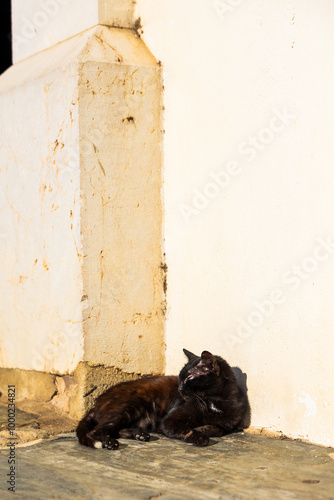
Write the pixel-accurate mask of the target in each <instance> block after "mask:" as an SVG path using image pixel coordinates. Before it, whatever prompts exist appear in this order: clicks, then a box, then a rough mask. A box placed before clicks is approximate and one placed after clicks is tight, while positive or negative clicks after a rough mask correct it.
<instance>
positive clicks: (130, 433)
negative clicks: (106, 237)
mask: <svg viewBox="0 0 334 500" xmlns="http://www.w3.org/2000/svg"><path fill="white" fill-rule="evenodd" d="M119 437H120V438H124V439H137V441H149V440H150V437H151V436H150V435H149V433H148V432H146V431H143V429H140V428H128V429H121V430H120V431H119Z"/></svg>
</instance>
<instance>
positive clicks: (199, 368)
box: [179, 349, 221, 399]
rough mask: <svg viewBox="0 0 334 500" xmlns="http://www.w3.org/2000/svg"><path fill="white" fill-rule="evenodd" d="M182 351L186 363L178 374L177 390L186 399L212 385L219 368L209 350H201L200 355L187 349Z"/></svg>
mask: <svg viewBox="0 0 334 500" xmlns="http://www.w3.org/2000/svg"><path fill="white" fill-rule="evenodd" d="M183 352H184V353H185V355H186V356H187V358H188V363H187V364H186V365H185V366H184V367H183V368H182V370H181V372H180V375H179V392H180V394H181V396H182V397H183V398H184V399H188V398H189V397H191V394H192V393H201V392H202V391H207V390H208V389H209V388H210V387H212V386H213V385H214V384H215V383H216V382H217V380H218V379H219V378H220V370H221V368H220V364H219V361H218V360H217V358H216V357H215V356H214V355H213V354H211V352H209V351H203V352H202V354H201V356H196V354H193V353H192V352H190V351H187V349H183Z"/></svg>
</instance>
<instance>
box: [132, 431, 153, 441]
mask: <svg viewBox="0 0 334 500" xmlns="http://www.w3.org/2000/svg"><path fill="white" fill-rule="evenodd" d="M150 437H151V436H150V435H149V433H148V432H145V431H142V430H138V431H136V433H135V439H137V440H138V441H149V440H150Z"/></svg>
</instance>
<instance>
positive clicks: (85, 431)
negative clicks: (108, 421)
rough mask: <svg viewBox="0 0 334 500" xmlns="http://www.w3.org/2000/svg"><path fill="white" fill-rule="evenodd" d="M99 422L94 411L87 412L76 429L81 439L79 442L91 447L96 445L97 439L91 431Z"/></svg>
mask: <svg viewBox="0 0 334 500" xmlns="http://www.w3.org/2000/svg"><path fill="white" fill-rule="evenodd" d="M96 425H97V422H96V420H95V418H94V412H93V411H92V412H90V413H87V414H86V415H85V416H84V418H83V419H82V420H80V422H79V423H78V427H77V429H76V433H77V438H78V439H79V443H80V444H83V445H84V446H90V447H91V448H94V447H95V440H94V439H93V438H92V437H91V436H89V433H90V432H91V431H92V430H93V429H94V427H96Z"/></svg>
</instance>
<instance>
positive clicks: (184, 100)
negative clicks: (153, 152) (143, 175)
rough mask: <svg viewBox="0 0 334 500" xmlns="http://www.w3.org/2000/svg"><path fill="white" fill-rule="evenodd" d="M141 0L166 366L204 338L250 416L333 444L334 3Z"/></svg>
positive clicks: (203, 345)
mask: <svg viewBox="0 0 334 500" xmlns="http://www.w3.org/2000/svg"><path fill="white" fill-rule="evenodd" d="M139 8H141V9H142V10H141V16H142V21H143V26H144V34H143V38H144V41H145V42H146V43H147V45H148V46H149V48H150V49H151V50H152V51H153V52H154V54H155V55H156V57H158V58H159V59H161V60H162V61H163V65H164V75H165V89H166V90H165V106H166V115H165V128H166V136H165V184H164V185H165V236H166V255H167V262H168V265H169V272H168V295H167V299H168V314H167V331H166V341H167V370H168V372H169V373H175V372H177V371H178V370H179V368H180V367H181V366H182V363H183V362H184V359H183V355H182V352H181V349H182V347H186V348H187V349H190V350H194V351H195V352H198V353H199V352H201V350H203V349H210V350H212V351H214V352H215V353H218V354H221V355H222V356H224V357H226V359H227V360H228V361H230V363H231V364H232V365H239V366H240V367H241V368H242V369H243V371H245V372H246V373H247V376H248V387H249V394H250V400H251V405H252V409H253V420H252V423H253V425H255V426H260V427H262V426H265V427H270V428H273V429H276V430H278V431H283V432H284V433H286V434H288V435H290V436H293V437H302V438H304V439H305V438H306V439H310V440H311V441H315V442H317V443H322V444H325V445H329V444H331V445H333V444H334V431H333V426H332V422H333V417H334V395H333V390H332V387H333V384H334V374H333V370H332V359H333V353H334V336H333V324H334V309H333V297H334V251H333V250H334V244H333V241H334V233H333V213H334V173H333V172H334V170H333V157H334V143H333V137H332V131H333V127H334V100H333V88H334V68H333V64H332V63H331V56H330V54H331V53H332V51H333V45H334V5H333V2H331V1H328V0H320V1H319V0H311V1H308V2H300V1H298V0H283V1H280V2H276V1H273V0H269V1H268V0H255V1H252V2H245V1H241V0H240V1H232V0H224V1H223V0H222V1H209V0H205V1H202V0H193V1H192V2H189V1H186V0H177V1H176V0H170V1H169V2H167V3H166V2H164V1H163V0H157V2H155V8H154V9H153V10H152V8H151V2H150V1H145V0H140V1H139ZM161 12H163V16H162V17H161V15H160V13H161Z"/></svg>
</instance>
